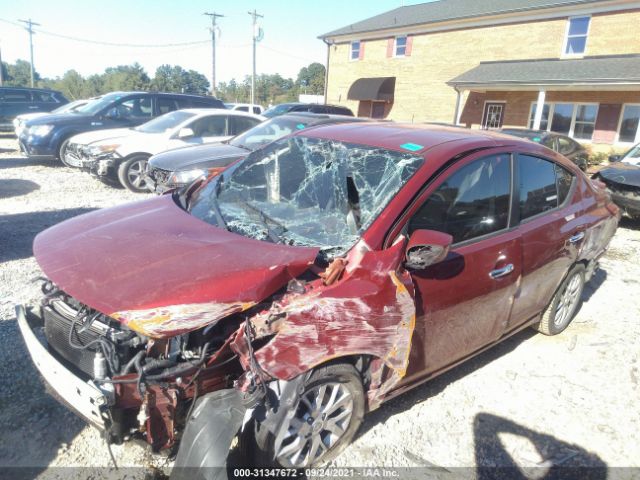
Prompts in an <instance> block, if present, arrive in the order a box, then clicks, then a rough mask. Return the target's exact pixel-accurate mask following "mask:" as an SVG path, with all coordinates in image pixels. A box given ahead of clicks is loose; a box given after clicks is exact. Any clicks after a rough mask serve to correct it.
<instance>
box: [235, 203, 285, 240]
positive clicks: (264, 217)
mask: <svg viewBox="0 0 640 480" xmlns="http://www.w3.org/2000/svg"><path fill="white" fill-rule="evenodd" d="M240 204H241V205H244V206H246V207H249V208H250V209H251V210H253V211H254V212H256V213H257V214H258V216H259V217H260V221H261V222H262V225H263V226H264V228H266V229H267V236H268V237H269V238H270V239H271V241H272V242H273V243H284V240H283V239H282V237H280V236H279V235H278V234H277V233H276V232H274V231H273V229H272V228H271V227H270V226H269V222H271V223H274V224H275V225H277V226H278V227H280V228H281V229H282V233H284V232H286V231H287V227H285V226H284V225H283V224H282V223H280V222H279V221H277V220H276V219H274V218H272V217H270V216H269V215H267V214H266V213H264V212H263V211H262V210H260V209H259V208H258V207H256V206H255V205H251V204H250V203H249V202H247V201H246V200H241V201H240Z"/></svg>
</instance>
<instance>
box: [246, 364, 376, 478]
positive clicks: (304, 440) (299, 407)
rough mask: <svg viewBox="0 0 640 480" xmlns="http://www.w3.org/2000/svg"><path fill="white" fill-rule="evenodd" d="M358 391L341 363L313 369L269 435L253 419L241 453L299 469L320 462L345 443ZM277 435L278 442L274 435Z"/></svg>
mask: <svg viewBox="0 0 640 480" xmlns="http://www.w3.org/2000/svg"><path fill="white" fill-rule="evenodd" d="M364 408H365V403H364V392H363V388H362V381H361V379H360V375H359V374H358V372H357V371H356V369H355V368H354V367H353V366H352V365H350V364H346V363H340V364H332V365H327V366H325V367H320V368H318V369H316V370H315V371H314V372H313V373H312V374H311V376H310V377H309V379H308V380H307V381H306V383H305V385H304V392H303V393H302V395H300V396H299V397H298V400H297V403H296V404H295V405H294V406H292V407H291V411H292V412H293V413H292V414H291V415H287V416H286V418H285V420H284V422H283V424H282V425H281V426H280V427H279V431H278V432H276V433H277V435H274V434H273V433H272V432H270V431H267V429H266V428H264V427H262V428H260V427H261V425H260V424H259V423H257V422H254V428H247V429H246V431H245V433H246V434H249V432H250V433H251V434H252V436H253V438H250V439H243V440H244V442H246V443H248V444H249V445H248V446H249V448H247V447H246V446H245V448H244V450H245V454H247V455H249V456H250V457H251V459H249V458H247V459H246V460H247V461H251V460H253V461H254V462H257V464H258V465H263V466H264V465H272V466H276V467H283V468H304V467H310V466H312V465H322V464H325V463H327V462H329V461H331V460H332V459H334V458H335V457H336V456H338V455H339V454H340V452H342V451H343V450H344V449H345V447H346V446H347V445H348V444H349V442H351V440H352V439H353V437H354V435H355V434H356V432H357V430H358V428H359V427H360V425H361V424H362V418H363V416H364ZM277 437H282V441H281V442H279V445H276V438H277Z"/></svg>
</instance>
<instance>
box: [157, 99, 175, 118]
mask: <svg viewBox="0 0 640 480" xmlns="http://www.w3.org/2000/svg"><path fill="white" fill-rule="evenodd" d="M179 108H180V107H178V102H176V101H175V99H173V98H169V97H158V113H159V114H160V115H162V114H165V113H168V112H173V111H174V110H178V109H179Z"/></svg>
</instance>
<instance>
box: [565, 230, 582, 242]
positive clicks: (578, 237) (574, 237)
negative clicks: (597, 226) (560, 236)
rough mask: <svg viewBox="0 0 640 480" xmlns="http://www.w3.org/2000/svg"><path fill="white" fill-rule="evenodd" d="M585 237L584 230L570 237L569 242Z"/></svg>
mask: <svg viewBox="0 0 640 480" xmlns="http://www.w3.org/2000/svg"><path fill="white" fill-rule="evenodd" d="M583 238H584V232H578V233H576V234H575V235H572V236H571V237H569V243H578V242H579V241H580V240H582V239H583Z"/></svg>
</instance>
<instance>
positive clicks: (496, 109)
mask: <svg viewBox="0 0 640 480" xmlns="http://www.w3.org/2000/svg"><path fill="white" fill-rule="evenodd" d="M504 105H505V104H504V103H502V102H500V103H498V102H487V103H485V104H484V113H483V114H482V128H483V129H485V130H488V129H491V128H502V121H503V117H504Z"/></svg>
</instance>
